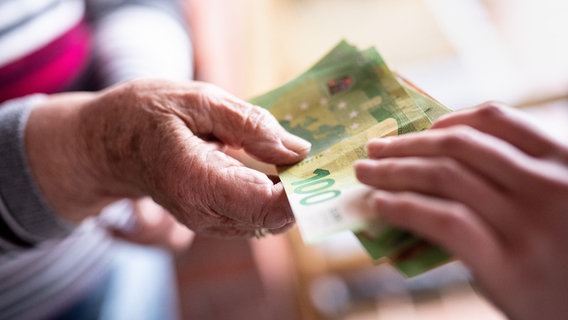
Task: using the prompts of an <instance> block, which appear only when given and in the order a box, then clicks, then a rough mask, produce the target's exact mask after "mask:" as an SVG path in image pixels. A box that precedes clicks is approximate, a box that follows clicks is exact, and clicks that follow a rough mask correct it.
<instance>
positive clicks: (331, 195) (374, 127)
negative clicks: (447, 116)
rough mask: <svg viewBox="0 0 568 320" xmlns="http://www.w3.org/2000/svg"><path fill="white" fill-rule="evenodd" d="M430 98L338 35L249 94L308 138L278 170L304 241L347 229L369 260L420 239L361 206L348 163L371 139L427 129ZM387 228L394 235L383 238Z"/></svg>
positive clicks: (434, 109)
mask: <svg viewBox="0 0 568 320" xmlns="http://www.w3.org/2000/svg"><path fill="white" fill-rule="evenodd" d="M401 83H402V84H401ZM432 101H433V100H432V99H430V98H428V97H427V96H425V95H423V94H422V93H421V92H420V91H419V90H417V89H416V88H415V87H413V86H411V85H410V84H409V83H407V82H404V81H401V79H398V78H397V77H396V76H395V75H394V74H393V73H392V72H391V71H390V70H389V68H388V67H387V66H386V64H385V63H384V61H383V60H382V58H381V57H380V56H379V54H378V53H377V52H376V51H375V50H374V49H367V50H364V51H359V50H357V49H356V48H355V47H353V46H351V45H349V44H348V43H346V42H344V41H343V42H341V43H340V44H338V45H337V46H336V47H335V48H334V49H333V50H332V51H331V52H329V53H328V54H327V55H326V56H325V57H324V58H323V59H321V60H320V61H319V62H318V63H316V64H315V65H314V66H313V67H312V68H310V69H309V70H307V71H306V72H305V73H303V74H302V75H300V76H299V77H297V78H296V79H294V80H292V81H290V82H289V83H287V84H285V85H284V86H282V87H280V88H278V89H275V90H273V91H271V92H269V93H267V94H265V95H263V96H260V97H257V98H255V99H252V100H251V102H253V103H255V104H258V105H260V106H263V107H265V108H266V109H268V110H269V111H270V112H271V113H272V114H273V115H274V116H275V117H276V118H277V119H278V120H279V121H280V123H281V124H282V125H283V126H284V127H285V128H286V129H287V130H288V131H290V132H292V133H294V134H296V135H298V136H301V137H303V138H304V139H306V140H308V141H310V142H311V143H312V150H311V152H310V154H309V155H308V157H307V158H306V159H304V160H303V161H302V162H300V163H298V164H296V165H293V166H289V167H281V168H279V175H280V178H281V180H282V182H283V184H284V188H285V189H286V193H287V196H288V199H289V201H290V204H291V207H292V210H293V212H294V215H295V217H296V221H297V224H298V226H299V229H300V233H301V234H302V238H303V239H304V241H305V242H308V243H309V242H315V241H319V240H322V239H324V238H325V237H327V236H329V235H331V234H334V233H337V232H340V231H345V230H351V231H353V232H356V234H357V236H358V238H359V239H360V241H361V243H362V244H363V246H364V247H365V249H366V250H367V251H368V252H369V253H370V254H371V256H372V257H373V258H374V259H380V258H384V257H387V258H388V257H390V258H391V259H392V257H398V256H401V257H406V256H408V255H404V254H403V253H405V252H408V251H409V244H415V245H419V244H422V243H423V240H420V239H419V238H416V237H414V236H412V235H410V234H408V233H406V232H403V231H400V230H398V229H396V228H392V227H390V226H387V225H383V224H381V223H380V222H378V221H377V219H376V215H375V214H373V213H372V212H371V210H370V208H367V207H366V205H365V204H366V201H365V200H364V198H365V195H366V193H368V192H369V189H368V188H367V187H365V186H363V185H362V184H360V183H359V182H358V181H357V179H356V178H355V173H354V171H353V163H354V162H355V161H356V160H357V159H362V158H366V157H367V154H366V149H365V145H366V143H367V141H368V140H369V139H371V138H375V137H386V136H396V135H400V134H404V133H409V132H415V131H421V130H425V129H427V128H429V127H430V126H431V124H432V121H433V118H434V117H436V115H437V114H440V113H443V110H442V111H441V107H440V105H439V104H436V103H433V102H432ZM392 234H396V235H397V237H392V236H389V237H385V235H392ZM402 235H404V236H405V237H406V238H404V239H403V237H402ZM392 240H397V241H392ZM398 240H403V241H398ZM418 258H419V259H422V258H420V257H418ZM392 260H393V262H394V263H397V262H401V263H402V262H408V261H412V260H414V259H413V258H411V259H410V260H409V259H399V260H395V259H392ZM401 270H402V271H403V272H406V270H405V269H401Z"/></svg>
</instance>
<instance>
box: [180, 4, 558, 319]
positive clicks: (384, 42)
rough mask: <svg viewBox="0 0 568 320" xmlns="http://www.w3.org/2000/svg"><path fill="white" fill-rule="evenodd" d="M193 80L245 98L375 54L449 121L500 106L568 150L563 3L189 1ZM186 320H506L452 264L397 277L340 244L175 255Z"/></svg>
mask: <svg viewBox="0 0 568 320" xmlns="http://www.w3.org/2000/svg"><path fill="white" fill-rule="evenodd" d="M186 2H187V17H188V19H189V21H190V24H191V26H192V33H193V36H192V37H193V40H194V45H195V50H196V57H195V59H196V63H197V74H196V76H197V78H198V79H200V80H205V81H210V82H213V83H216V84H218V85H220V86H222V87H224V88H225V89H227V90H229V91H231V92H233V93H234V94H236V95H238V96H240V97H243V98H248V97H253V96H255V95H259V94H262V93H263V92H265V91H268V90H270V89H272V88H275V87H278V86H280V85H282V84H284V83H285V82H287V81H289V80H291V79H293V78H294V77H295V76H296V75H298V74H300V73H301V72H303V71H304V70H305V69H307V68H309V67H310V66H311V64H313V63H315V62H316V61H317V60H318V59H319V58H320V57H322V56H323V55H324V54H325V53H326V52H327V51H329V50H330V49H331V48H332V47H333V46H334V45H335V44H336V43H338V42H339V41H340V40H342V39H345V40H348V41H349V42H350V43H352V44H354V45H356V46H358V47H359V48H366V47H369V46H374V47H376V48H377V50H378V51H379V52H380V53H381V54H382V56H383V58H384V59H385V60H386V62H387V63H388V64H389V65H390V67H391V68H392V69H394V70H397V71H398V72H399V73H401V74H402V75H403V76H404V77H405V78H407V79H409V80H410V81H412V82H414V83H415V84H416V85H418V86H419V87H421V88H422V89H423V90H425V91H426V92H428V93H429V94H430V95H432V96H433V97H435V98H436V99H438V100H439V101H440V102H442V103H443V104H445V105H446V106H448V107H450V108H453V109H460V108H466V107H470V106H474V105H476V104H479V103H482V102H484V101H487V100H500V101H503V102H506V103H508V104H510V105H513V106H516V107H518V108H521V109H522V110H524V111H525V112H527V113H529V114H531V115H532V116H534V117H535V118H537V119H538V122H539V123H540V124H541V125H542V126H543V128H544V129H545V130H547V131H548V132H550V134H553V135H556V136H558V137H561V138H563V139H566V141H568V125H566V123H567V120H568V41H567V40H566V31H568V2H566V1H564V0H538V1H536V0H532V1H531V0H461V1H453V0H230V1H229V0H207V1H204V0H201V1H199V0H186ZM177 273H178V282H179V287H180V300H181V301H180V306H181V308H182V314H183V316H184V318H186V319H245V318H248V319H353V320H355V319H357V320H358V319H389V320H397V319H504V317H503V315H502V314H500V313H499V311H498V310H496V309H495V308H494V307H493V306H492V305H491V304H490V303H488V302H487V301H486V300H485V299H484V298H483V296H482V295H481V294H479V292H478V291H477V290H476V289H475V286H474V285H473V284H472V283H471V278H470V275H469V273H468V271H467V270H466V269H465V268H464V267H463V266H461V265H460V264H459V263H457V262H454V263H450V264H448V265H446V266H443V267H441V268H439V269H436V270H433V271H432V272H429V273H427V274H424V275H421V276H418V277H416V278H412V279H405V278H404V277H402V276H401V275H400V274H398V273H397V272H396V271H395V270H393V269H392V268H391V267H389V266H387V265H380V266H374V265H373V264H372V263H371V261H370V259H369V258H368V257H367V255H366V254H365V253H364V252H363V251H362V249H361V248H360V247H359V245H358V244H357V242H355V240H354V239H353V238H352V237H351V236H350V235H349V234H345V235H343V234H342V235H338V236H336V237H333V238H331V239H329V240H328V241H325V242H323V243H321V244H318V245H310V246H307V245H304V244H303V243H302V241H301V239H300V237H299V235H298V233H297V231H296V230H292V231H291V232H288V233H287V234H285V235H278V236H271V237H268V238H265V239H261V240H256V239H255V240H215V239H207V238H200V237H197V238H196V239H195V240H194V242H193V244H192V245H191V247H189V248H188V249H186V250H185V251H183V252H181V253H180V254H179V255H178V257H177Z"/></svg>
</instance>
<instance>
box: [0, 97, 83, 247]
mask: <svg viewBox="0 0 568 320" xmlns="http://www.w3.org/2000/svg"><path fill="white" fill-rule="evenodd" d="M44 99H45V96H44V95H32V96H27V97H24V98H20V99H15V100H11V101H8V102H5V103H3V104H1V105H0V151H1V154H2V156H0V219H1V220H3V222H4V225H6V226H7V227H8V228H9V229H10V230H11V231H12V233H13V234H14V235H15V236H17V237H18V238H19V239H15V240H19V241H23V242H26V243H30V244H34V243H38V242H40V241H43V240H46V239H49V238H55V237H61V236H65V235H67V234H69V233H70V232H71V230H72V229H73V227H74V225H73V224H72V223H70V222H67V221H64V220H63V219H62V218H61V217H60V216H58V215H57V214H56V213H55V212H54V210H53V209H52V208H51V207H50V206H49V205H48V203H47V201H46V200H45V198H44V196H43V194H42V193H41V191H40V188H39V186H38V185H37V183H36V181H35V180H34V178H33V175H32V172H31V169H30V167H29V164H28V160H27V156H26V152H25V128H26V122H27V120H28V117H29V114H30V112H31V110H32V108H33V107H34V106H35V105H36V104H37V103H39V102H41V101H43V100H44Z"/></svg>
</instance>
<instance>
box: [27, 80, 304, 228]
mask: <svg viewBox="0 0 568 320" xmlns="http://www.w3.org/2000/svg"><path fill="white" fill-rule="evenodd" d="M26 141H27V152H28V157H29V159H30V163H31V167H32V171H33V173H34V175H35V176H36V179H37V180H38V183H39V185H40V187H41V189H42V191H43V193H44V194H45V196H46V198H47V200H48V201H49V203H50V204H51V205H52V206H53V207H54V208H55V210H56V211H58V212H59V213H60V214H61V215H62V216H64V217H65V218H67V219H69V220H72V221H79V220H81V219H83V218H84V217H85V216H88V215H92V214H96V213H97V212H98V210H100V208H101V207H102V206H104V205H105V204H107V203H109V202H110V201H113V200H115V199H117V198H122V197H130V198H137V197H141V196H145V195H150V196H151V197H152V198H153V199H154V200H155V201H156V202H157V203H159V204H160V205H162V206H163V207H164V208H165V209H167V210H168V211H169V212H171V213H172V214H173V215H174V216H175V217H176V218H177V219H178V220H179V221H180V222H182V223H183V224H185V225H186V226H188V227H189V228H190V229H192V230H193V231H195V232H197V233H207V234H215V235H221V236H246V235H252V234H254V232H255V230H257V229H259V228H265V229H269V230H270V231H272V232H278V231H281V230H284V229H286V228H287V227H289V226H290V225H291V223H292V222H293V220H294V219H293V216H292V213H291V209H290V207H289V205H288V202H287V199H286V195H285V193H284V189H283V187H282V184H281V183H275V182H274V181H273V179H271V178H270V177H268V176H266V175H265V174H262V173H260V172H258V171H255V170H252V169H249V168H246V167H245V166H243V165H242V164H241V163H240V162H239V161H237V160H235V159H234V158H232V157H230V156H228V155H227V154H226V153H225V152H224V150H225V147H227V146H230V147H232V148H237V149H238V148H243V149H244V150H245V151H246V152H247V153H248V154H250V155H252V156H253V157H255V158H257V159H258V160H261V161H263V162H267V163H271V164H278V165H280V164H291V163H294V162H297V161H299V160H301V159H302V158H303V157H304V156H305V155H306V154H307V153H308V151H309V144H308V143H307V142H305V141H303V140H301V139H299V138H297V137H295V136H293V135H291V134H289V133H287V132H286V131H285V130H284V129H283V128H282V127H281V126H280V125H279V124H278V122H277V121H276V119H275V118H274V117H272V116H271V115H270V114H269V113H268V112H267V111H266V110H263V109H261V108H260V107H256V106H253V105H250V104H249V103H247V102H245V101H242V100H240V99H238V98H235V97H234V96H232V95H230V94H228V93H226V92H224V91H222V90H220V89H219V88H217V87H214V86H212V85H208V84H205V83H199V82H187V83H176V82H168V81H159V80H136V81H133V82H129V83H126V84H124V85H120V86H117V87H114V88H111V89H110V90H107V91H103V92H101V93H98V94H63V95H61V96H54V97H51V98H50V99H48V101H46V102H45V103H44V104H43V105H39V106H37V107H36V108H35V109H34V110H33V111H32V113H31V116H30V119H29V121H28V125H27V131H26Z"/></svg>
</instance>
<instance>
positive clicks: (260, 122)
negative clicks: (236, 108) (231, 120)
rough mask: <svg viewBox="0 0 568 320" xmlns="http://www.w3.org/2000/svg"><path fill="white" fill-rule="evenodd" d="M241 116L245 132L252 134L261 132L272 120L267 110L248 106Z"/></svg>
mask: <svg viewBox="0 0 568 320" xmlns="http://www.w3.org/2000/svg"><path fill="white" fill-rule="evenodd" d="M243 116H244V129H245V131H247V132H252V133H259V132H263V131H264V129H265V128H266V126H267V125H268V124H269V123H271V120H272V116H271V115H270V113H269V112H268V111H267V110H265V109H261V108H258V107H254V106H250V105H249V106H246V108H245V110H244V112H243Z"/></svg>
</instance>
